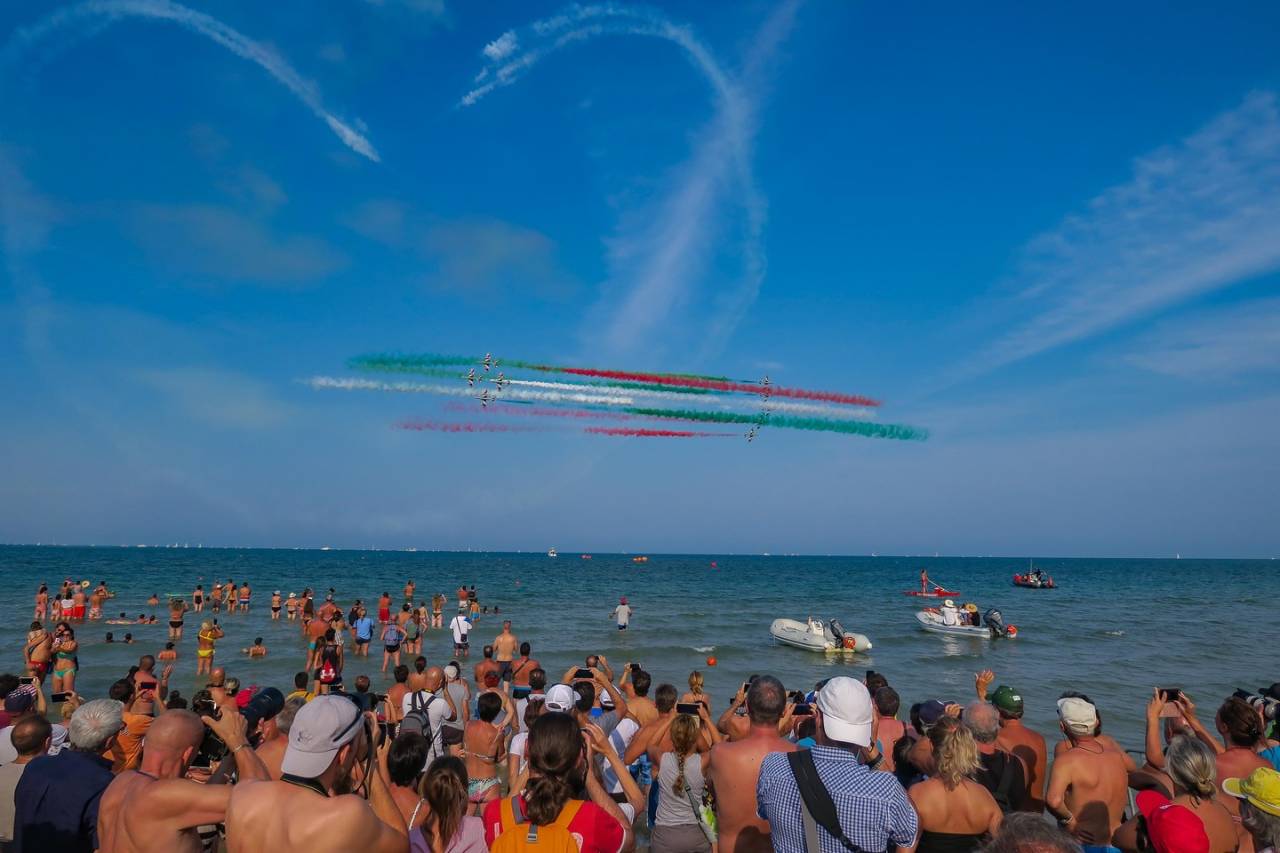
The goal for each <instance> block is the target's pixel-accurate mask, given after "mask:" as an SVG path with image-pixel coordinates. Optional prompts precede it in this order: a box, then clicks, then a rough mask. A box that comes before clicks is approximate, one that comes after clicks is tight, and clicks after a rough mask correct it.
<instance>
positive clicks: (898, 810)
mask: <svg viewBox="0 0 1280 853" xmlns="http://www.w3.org/2000/svg"><path fill="white" fill-rule="evenodd" d="M811 752H812V753H813V763H814V765H815V766H817V768H818V777H819V778H820V779H822V782H823V784H824V785H826V788H827V791H828V792H829V793H830V794H831V799H832V801H833V802H835V804H836V814H838V815H839V816H840V828H841V829H843V830H844V834H845V835H846V836H847V837H848V838H849V840H850V841H852V842H853V843H854V844H856V845H858V846H859V847H861V848H862V849H864V850H872V851H874V850H886V849H888V847H889V844H890V842H892V843H894V844H897V845H899V846H901V847H906V846H908V845H910V844H911V842H913V841H915V838H916V830H917V829H918V828H919V825H920V822H919V818H917V817H916V810H915V809H914V808H912V806H911V802H910V801H909V800H908V799H907V794H906V792H905V791H903V790H902V786H901V785H899V784H898V780H897V779H895V778H894V776H893V774H892V773H883V772H879V771H874V770H870V769H868V768H867V767H866V766H865V765H863V764H861V763H859V761H858V758H857V756H855V755H853V754H852V753H850V752H847V751H846V750H843V749H836V748H834V747H829V746H815V747H814V748H813V749H812V750H811ZM800 802H801V801H800V790H799V788H797V787H796V778H795V776H794V775H793V774H792V772H791V765H790V764H788V763H787V755H786V753H783V752H771V753H769V754H768V755H766V756H765V757H764V761H763V762H761V764H760V781H759V782H758V783H757V784H756V807H757V811H758V812H759V813H760V817H762V818H764V819H765V820H767V821H769V829H770V831H771V832H772V833H773V849H774V851H775V853H807V849H806V846H805V841H804V819H803V818H802V817H801V816H800ZM818 839H819V841H820V842H821V845H822V853H847V851H846V850H845V848H844V845H843V844H841V843H840V840H839V839H838V838H836V837H835V836H834V835H831V834H830V833H829V832H827V831H826V830H825V829H823V828H822V827H821V826H819V827H818Z"/></svg>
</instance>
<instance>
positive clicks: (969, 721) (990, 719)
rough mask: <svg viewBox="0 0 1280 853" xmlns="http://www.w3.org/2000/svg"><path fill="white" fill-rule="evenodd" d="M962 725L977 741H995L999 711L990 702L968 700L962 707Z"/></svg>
mask: <svg viewBox="0 0 1280 853" xmlns="http://www.w3.org/2000/svg"><path fill="white" fill-rule="evenodd" d="M963 720H964V725H965V728H967V729H968V730H969V731H970V733H972V734H973V739H974V740H976V741H977V742H978V743H995V742H996V737H997V736H999V734H1000V712H998V711H997V710H996V706H995V705H992V704H991V703H990V702H970V703H969V706H968V707H966V708H965V709H964V717H963Z"/></svg>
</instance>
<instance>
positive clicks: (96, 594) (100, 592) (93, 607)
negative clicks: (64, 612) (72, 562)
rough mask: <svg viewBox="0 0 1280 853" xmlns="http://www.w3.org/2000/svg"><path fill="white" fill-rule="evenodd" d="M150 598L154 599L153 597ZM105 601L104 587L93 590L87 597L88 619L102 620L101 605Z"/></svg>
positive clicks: (105, 592) (105, 591)
mask: <svg viewBox="0 0 1280 853" xmlns="http://www.w3.org/2000/svg"><path fill="white" fill-rule="evenodd" d="M151 597H152V598H155V596H154V595H153V596H151ZM106 600H107V588H106V587H105V586H102V585H99V586H98V588H97V589H95V590H94V591H93V593H92V594H90V596H89V618H90V619H101V618H102V603H103V602H104V601H106ZM149 603H150V602H148V604H149ZM157 603H159V602H157Z"/></svg>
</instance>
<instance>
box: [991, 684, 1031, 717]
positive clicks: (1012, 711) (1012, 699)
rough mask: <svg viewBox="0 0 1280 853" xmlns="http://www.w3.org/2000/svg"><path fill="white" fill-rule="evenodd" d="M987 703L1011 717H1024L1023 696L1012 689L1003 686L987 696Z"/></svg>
mask: <svg viewBox="0 0 1280 853" xmlns="http://www.w3.org/2000/svg"><path fill="white" fill-rule="evenodd" d="M987 701H988V702H990V703H991V704H992V705H995V706H996V707H997V708H999V709H1000V710H1001V711H1004V712H1005V713H1006V714H1008V715H1009V716H1011V717H1021V716H1022V696H1021V694H1019V693H1018V691H1016V690H1014V689H1013V688H1012V687H1007V686H1005V685H1003V684H1001V685H1000V686H999V687H997V688H996V689H995V691H994V692H992V693H988V694H987Z"/></svg>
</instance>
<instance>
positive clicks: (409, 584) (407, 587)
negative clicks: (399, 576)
mask: <svg viewBox="0 0 1280 853" xmlns="http://www.w3.org/2000/svg"><path fill="white" fill-rule="evenodd" d="M404 600H405V601H406V602H407V603H409V604H412V603H413V581H411V580H408V581H405V582H404Z"/></svg>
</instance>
